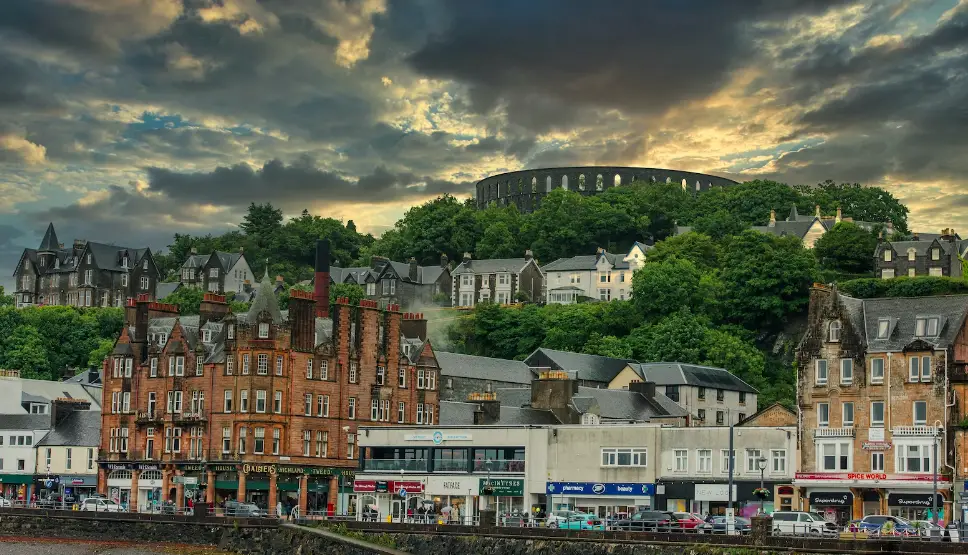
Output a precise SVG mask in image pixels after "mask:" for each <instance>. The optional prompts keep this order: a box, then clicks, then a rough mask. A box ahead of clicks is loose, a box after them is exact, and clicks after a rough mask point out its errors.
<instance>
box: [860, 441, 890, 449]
mask: <svg viewBox="0 0 968 555" xmlns="http://www.w3.org/2000/svg"><path fill="white" fill-rule="evenodd" d="M860 446H861V448H863V449H866V450H867V451H887V450H888V449H890V448H891V447H894V444H893V443H891V442H890V441H865V442H864V443H861V444H860Z"/></svg>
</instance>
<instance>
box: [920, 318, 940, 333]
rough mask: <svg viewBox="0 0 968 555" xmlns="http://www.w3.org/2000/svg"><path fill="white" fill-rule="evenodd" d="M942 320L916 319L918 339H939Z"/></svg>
mask: <svg viewBox="0 0 968 555" xmlns="http://www.w3.org/2000/svg"><path fill="white" fill-rule="evenodd" d="M939 325H940V319H939V318H938V317H931V318H916V319H915V321H914V335H915V336H917V337H937V336H938V326H939Z"/></svg>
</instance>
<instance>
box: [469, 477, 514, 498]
mask: <svg viewBox="0 0 968 555" xmlns="http://www.w3.org/2000/svg"><path fill="white" fill-rule="evenodd" d="M488 483H490V486H491V495H494V496H497V497H503V496H507V497H521V496H523V495H524V480H516V479H514V478H497V479H495V478H492V479H491V480H490V482H488V480H487V479H486V478H485V479H482V480H481V481H480V489H479V490H478V493H480V494H482V495H483V494H484V486H486V485H487V484H488Z"/></svg>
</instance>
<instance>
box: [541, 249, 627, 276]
mask: <svg viewBox="0 0 968 555" xmlns="http://www.w3.org/2000/svg"><path fill="white" fill-rule="evenodd" d="M643 250H644V249H643ZM601 256H604V257H605V258H606V259H607V260H608V262H609V264H611V265H612V267H613V268H614V269H616V270H628V269H629V263H628V262H626V261H625V257H624V256H623V255H619V254H612V253H610V252H605V253H602V255H601ZM598 257H599V255H597V254H592V255H581V256H573V257H571V258H559V259H558V260H555V261H554V262H552V263H550V264H547V265H545V266H543V267H542V268H541V271H542V272H575V271H589V270H595V269H597V268H598V266H597V264H598Z"/></svg>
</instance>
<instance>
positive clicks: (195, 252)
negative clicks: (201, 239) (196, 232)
mask: <svg viewBox="0 0 968 555" xmlns="http://www.w3.org/2000/svg"><path fill="white" fill-rule="evenodd" d="M189 252H191V253H192V254H198V249H196V248H195V247H192V248H191V251H189Z"/></svg>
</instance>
